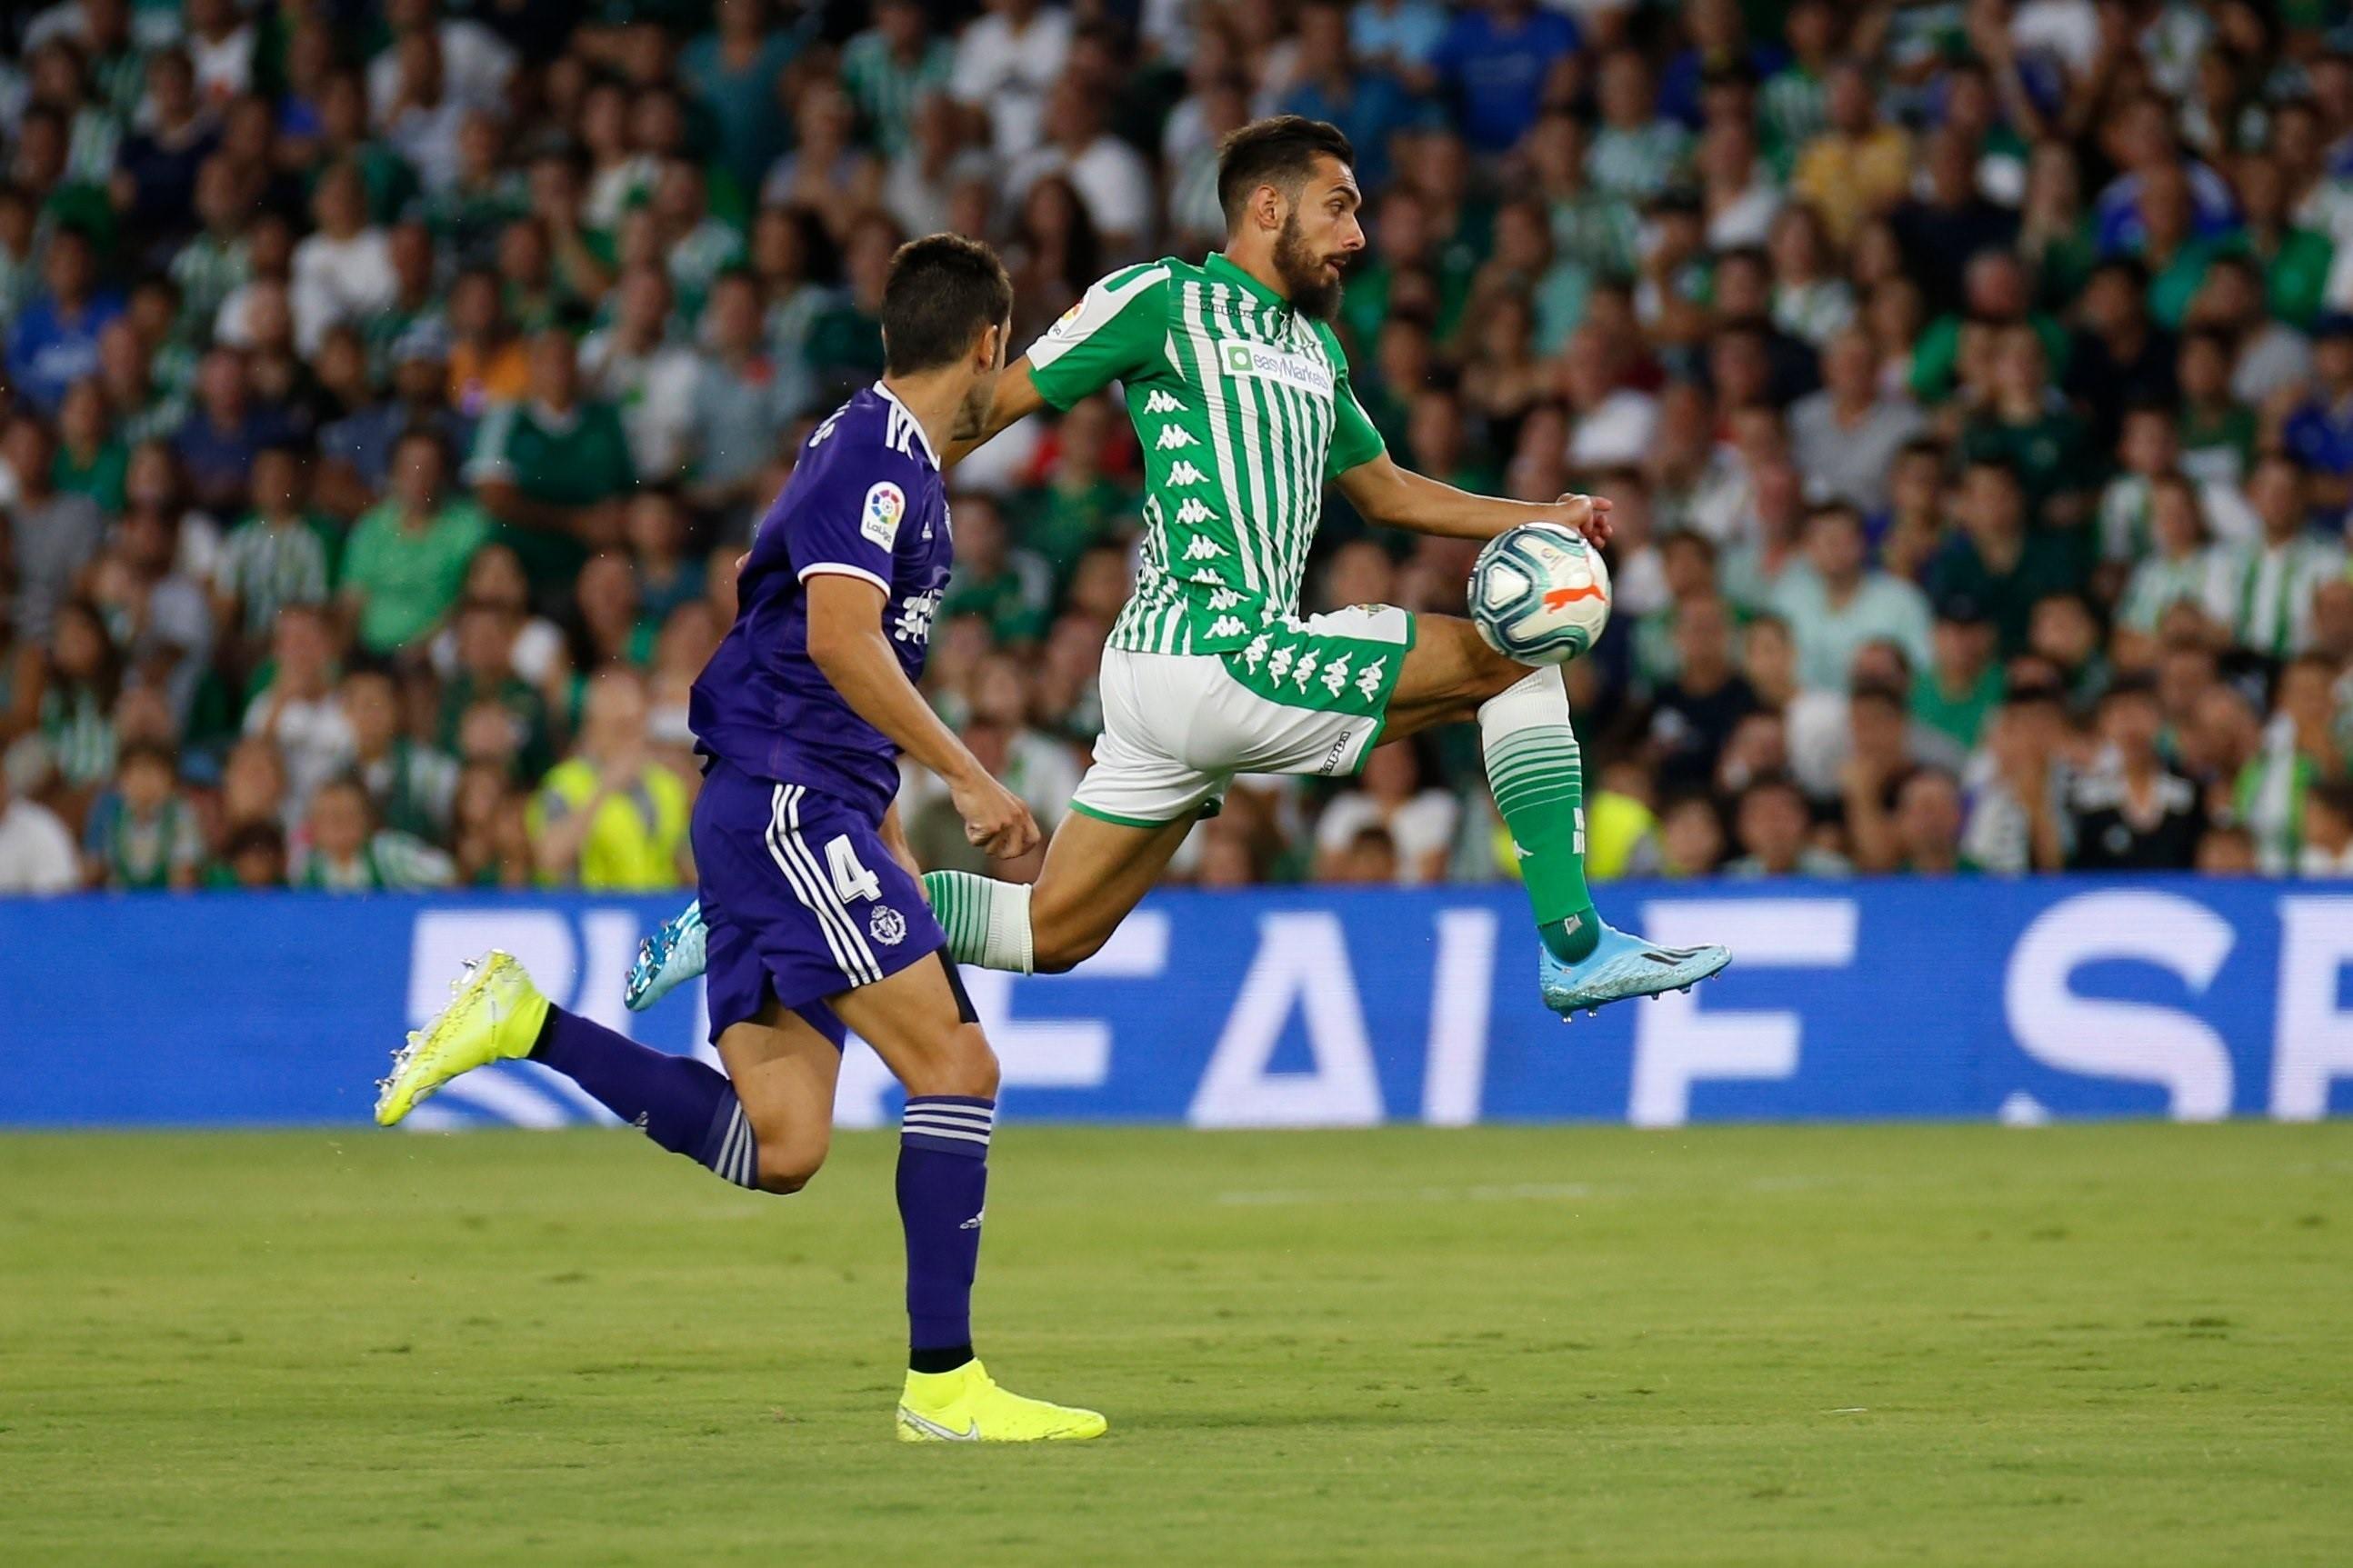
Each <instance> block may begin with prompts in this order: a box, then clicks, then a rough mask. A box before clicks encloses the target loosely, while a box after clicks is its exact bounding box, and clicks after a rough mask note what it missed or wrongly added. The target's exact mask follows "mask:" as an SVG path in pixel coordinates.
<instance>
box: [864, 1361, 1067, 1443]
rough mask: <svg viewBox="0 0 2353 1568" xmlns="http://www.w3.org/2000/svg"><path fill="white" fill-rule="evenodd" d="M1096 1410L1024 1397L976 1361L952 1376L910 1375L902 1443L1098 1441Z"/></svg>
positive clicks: (901, 1422)
mask: <svg viewBox="0 0 2353 1568" xmlns="http://www.w3.org/2000/svg"><path fill="white" fill-rule="evenodd" d="M1109 1426H1111V1423H1110V1422H1108V1421H1106V1420H1104V1419H1103V1417H1102V1416H1100V1415H1096V1414H1095V1413H1094V1412H1093V1411H1092V1410H1073V1409H1071V1407H1070V1406H1069V1405H1049V1404H1047V1403H1046V1402H1045V1401H1044V1400H1042V1399H1024V1398H1022V1397H1021V1396H1020V1395H1019V1394H1008V1393H1006V1392H1005V1390H1003V1389H1001V1388H999V1387H997V1384H996V1382H995V1380H994V1379H992V1378H991V1377H990V1376H989V1375H988V1373H987V1369H986V1368H984V1367H983V1366H982V1365H981V1364H980V1363H979V1362H977V1361H968V1362H966V1363H964V1364H963V1365H962V1366H960V1367H958V1368H956V1369H955V1371H954V1372H911V1373H908V1374H907V1390H906V1392H905V1393H904V1394H901V1395H900V1396H899V1441H901V1442H902V1443H1046V1442H1054V1441H1059V1440H1065V1439H1067V1440H1073V1441H1074V1440H1077V1439H1081V1438H1086V1437H1100V1436H1103V1432H1104V1430H1105V1429H1106V1428H1108V1427H1109Z"/></svg>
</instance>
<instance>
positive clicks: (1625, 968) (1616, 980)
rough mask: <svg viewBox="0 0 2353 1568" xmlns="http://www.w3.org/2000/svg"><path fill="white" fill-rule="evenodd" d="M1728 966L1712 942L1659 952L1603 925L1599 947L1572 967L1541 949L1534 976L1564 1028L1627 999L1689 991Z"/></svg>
mask: <svg viewBox="0 0 2353 1568" xmlns="http://www.w3.org/2000/svg"><path fill="white" fill-rule="evenodd" d="M1731 962H1732V953H1731V952H1730V951H1729V950H1728V949H1725V948H1722V947H1717V946H1715V945H1714V944H1713V943H1711V944H1710V945H1708V946H1705V947H1658V946H1654V945H1653V944H1651V943H1650V942H1644V941H1643V940H1642V939H1641V938H1640V937H1637V936H1629V935H1628V934H1627V933H1626V932H1624V931H1620V930H1618V929H1617V928H1616V927H1615V926H1612V925H1609V924H1607V923H1604V924H1603V926H1602V928H1601V942H1600V943H1599V946H1597V947H1595V948H1594V950H1593V951H1592V952H1588V953H1587V954H1586V955H1585V956H1584V957H1583V958H1581V959H1579V960H1578V961H1577V963H1562V962H1561V961H1560V960H1559V959H1557V958H1555V957H1554V956H1553V955H1552V951H1551V950H1550V949H1549V948H1547V949H1546V950H1544V952H1543V954H1542V963H1541V967H1540V968H1539V969H1538V971H1537V974H1538V978H1539V980H1540V981H1541V983H1542V984H1543V987H1544V1003H1545V1005H1546V1006H1547V1007H1549V1008H1551V1009H1552V1010H1553V1011H1554V1012H1556V1013H1557V1014H1559V1015H1560V1021H1561V1022H1562V1023H1564V1024H1566V1023H1567V1022H1568V1016H1569V1015H1570V1014H1571V1013H1574V1012H1577V1011H1578V1010H1579V1009H1580V1008H1581V1009H1583V1010H1584V1011H1586V1012H1588V1013H1590V1012H1594V1011H1596V1010H1597V1009H1599V1008H1601V1007H1605V1006H1607V1005H1609V1004H1610V1003H1612V1002H1623V1001H1625V1000H1626V999H1627V998H1628V997H1630V996H1656V995H1658V994H1661V993H1662V992H1667V991H1688V990H1690V989H1691V988H1692V987H1693V986H1694V985H1696V984H1699V983H1700V982H1701V981H1703V980H1705V979H1706V978H1708V976H1710V975H1712V974H1715V973H1719V972H1721V971H1722V970H1723V968H1724V966H1725V964H1727V963H1731Z"/></svg>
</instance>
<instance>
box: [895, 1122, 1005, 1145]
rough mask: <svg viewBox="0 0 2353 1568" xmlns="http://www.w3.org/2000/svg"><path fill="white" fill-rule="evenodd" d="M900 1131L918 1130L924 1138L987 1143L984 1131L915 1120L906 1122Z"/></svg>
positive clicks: (986, 1135)
mask: <svg viewBox="0 0 2353 1568" xmlns="http://www.w3.org/2000/svg"><path fill="white" fill-rule="evenodd" d="M901 1131H904V1132H920V1133H922V1134H923V1136H924V1137H926V1138H955V1139H960V1140H962V1141H963V1142H966V1143H980V1144H987V1142H988V1134H987V1133H986V1132H965V1131H961V1130H959V1129H957V1128H954V1127H926V1126H924V1125H923V1124H922V1123H921V1122H915V1121H910V1122H908V1123H907V1124H906V1125H905V1126H904V1127H903V1128H902V1129H901Z"/></svg>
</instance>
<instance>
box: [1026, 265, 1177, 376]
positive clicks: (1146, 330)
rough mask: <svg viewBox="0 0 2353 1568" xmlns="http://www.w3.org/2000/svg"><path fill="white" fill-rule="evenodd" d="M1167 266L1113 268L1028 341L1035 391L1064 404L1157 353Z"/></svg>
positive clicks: (1163, 336)
mask: <svg viewBox="0 0 2353 1568" xmlns="http://www.w3.org/2000/svg"><path fill="white" fill-rule="evenodd" d="M1167 302H1168V268H1166V266H1163V265H1159V264H1156V263H1155V265H1153V266H1149V267H1131V268H1126V269H1125V270H1124V271H1120V272H1114V273H1113V274H1112V275H1111V276H1110V277H1108V278H1106V279H1103V281H1101V282H1100V283H1097V284H1096V285H1095V286H1094V287H1093V288H1092V289H1088V290H1087V292H1086V297H1085V298H1084V299H1082V300H1080V301H1079V302H1078V303H1077V304H1075V305H1073V306H1071V308H1070V309H1069V310H1066V311H1064V312H1063V314H1062V319H1061V320H1060V321H1056V322H1055V323H1054V324H1053V325H1052V326H1050V327H1049V328H1047V329H1046V332H1045V335H1044V336H1042V337H1040V338H1039V340H1038V341H1037V342H1034V343H1032V344H1030V345H1029V381H1030V384H1032V385H1034V386H1036V387H1037V389H1038V395H1039V396H1040V397H1042V398H1044V399H1045V400H1046V401H1047V402H1048V403H1050V404H1051V405H1054V406H1055V407H1056V408H1068V407H1070V406H1071V405H1072V404H1074V403H1077V402H1079V401H1080V400H1082V398H1085V397H1088V396H1091V395H1093V394H1095V393H1098V392H1101V391H1102V390H1103V388H1104V387H1106V386H1108V385H1110V384H1112V383H1113V382H1114V381H1119V380H1122V379H1123V378H1124V377H1127V376H1131V375H1134V374H1136V373H1138V372H1139V371H1142V370H1144V369H1145V367H1146V366H1148V365H1150V364H1151V363H1153V362H1154V361H1155V359H1157V358H1159V356H1160V353H1161V345H1162V344H1163V343H1164V342H1166V340H1167V336H1168V310H1167Z"/></svg>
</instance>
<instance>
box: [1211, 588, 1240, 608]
mask: <svg viewBox="0 0 2353 1568" xmlns="http://www.w3.org/2000/svg"><path fill="white" fill-rule="evenodd" d="M1241 602H1242V596H1241V595H1240V594H1237V593H1235V592H1234V591H1233V590H1232V589H1231V588H1220V589H1219V590H1218V591H1217V592H1216V593H1214V594H1211V595H1209V608H1210V609H1212V610H1230V609H1232V608H1233V607H1234V606H1235V605H1239V604H1240V603H1241Z"/></svg>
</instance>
